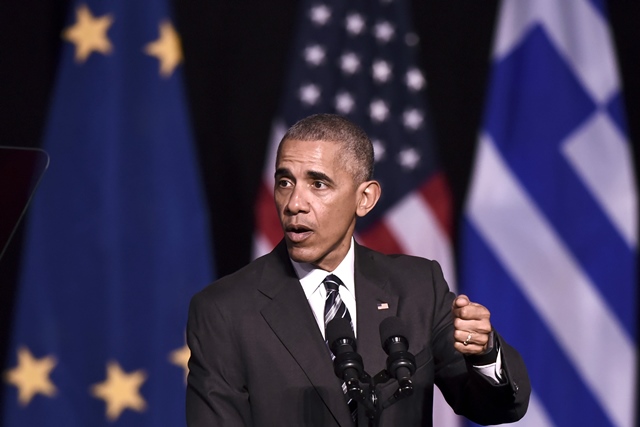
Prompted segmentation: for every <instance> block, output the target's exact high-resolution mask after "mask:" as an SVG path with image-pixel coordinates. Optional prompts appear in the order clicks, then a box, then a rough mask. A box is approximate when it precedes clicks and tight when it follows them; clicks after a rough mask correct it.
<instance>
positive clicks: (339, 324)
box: [326, 317, 356, 346]
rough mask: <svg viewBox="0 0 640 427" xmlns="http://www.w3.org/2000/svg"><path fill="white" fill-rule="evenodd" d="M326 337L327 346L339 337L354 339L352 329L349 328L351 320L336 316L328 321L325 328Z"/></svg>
mask: <svg viewBox="0 0 640 427" xmlns="http://www.w3.org/2000/svg"><path fill="white" fill-rule="evenodd" d="M326 338H327V342H328V343H329V346H331V345H332V344H333V343H334V342H335V341H336V340H338V339H341V338H350V339H352V340H354V341H355V339H356V337H355V335H354V334H353V329H351V322H349V321H348V320H347V319H345V318H343V317H336V318H334V319H333V320H332V321H331V322H329V324H328V325H327V330H326Z"/></svg>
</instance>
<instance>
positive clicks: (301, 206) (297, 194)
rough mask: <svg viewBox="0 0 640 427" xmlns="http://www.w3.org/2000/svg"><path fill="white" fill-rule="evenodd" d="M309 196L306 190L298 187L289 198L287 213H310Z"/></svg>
mask: <svg viewBox="0 0 640 427" xmlns="http://www.w3.org/2000/svg"><path fill="white" fill-rule="evenodd" d="M307 196H308V194H307V192H306V191H305V190H304V188H301V187H300V186H298V185H296V186H295V187H294V188H293V191H291V194H290V196H289V200H288V202H287V211H288V212H290V213H292V214H297V213H304V212H308V211H309V202H308V197H307Z"/></svg>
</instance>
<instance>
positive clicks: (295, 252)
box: [287, 242, 315, 264]
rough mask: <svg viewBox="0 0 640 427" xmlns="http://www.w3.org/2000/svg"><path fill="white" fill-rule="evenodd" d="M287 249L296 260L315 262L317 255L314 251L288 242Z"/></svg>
mask: <svg viewBox="0 0 640 427" xmlns="http://www.w3.org/2000/svg"><path fill="white" fill-rule="evenodd" d="M287 250H288V251H289V257H290V258H291V259H292V260H294V261H295V262H301V263H309V264H313V262H314V261H315V257H314V256H313V254H312V251H310V250H308V249H306V248H302V247H300V246H297V245H295V244H292V243H290V242H287Z"/></svg>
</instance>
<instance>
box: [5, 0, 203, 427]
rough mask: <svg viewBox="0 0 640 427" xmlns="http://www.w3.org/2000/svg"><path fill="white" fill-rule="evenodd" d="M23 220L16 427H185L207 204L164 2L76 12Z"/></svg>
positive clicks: (8, 421)
mask: <svg viewBox="0 0 640 427" xmlns="http://www.w3.org/2000/svg"><path fill="white" fill-rule="evenodd" d="M73 3H74V4H73V5H72V9H71V10H70V14H69V17H68V23H67V25H66V26H65V28H64V30H63V32H62V38H63V39H64V47H63V50H62V59H61V62H60V68H59V70H58V75H57V82H56V87H55V92H54V94H53V101H52V105H51V109H50V116H49V122H48V127H47V129H46V137H45V141H44V145H43V146H44V148H45V149H46V150H47V151H48V152H49V154H50V156H51V165H50V169H49V171H48V173H47V175H46V177H45V179H44V180H43V183H42V185H41V187H40V189H39V190H38V194H36V197H35V199H34V203H33V205H32V207H31V210H30V212H29V215H28V222H27V236H26V241H25V252H24V256H23V261H22V268H21V277H20V286H19V290H18V292H19V297H18V300H17V302H16V304H17V306H16V310H15V312H16V318H15V323H14V327H13V337H12V342H11V345H10V355H9V357H8V366H7V367H5V369H4V373H3V374H4V375H3V378H4V383H5V386H6V389H5V393H4V396H5V401H4V412H3V414H2V418H3V422H4V425H5V426H16V427H17V426H21V427H22V426H67V427H72V426H83V427H85V426H100V425H105V426H106V425H108V426H127V425H130V426H133V425H135V426H161V425H166V426H177V425H183V424H184V408H183V406H184V387H185V376H186V369H187V359H188V356H189V353H188V349H187V347H186V345H185V336H184V329H185V322H186V313H187V308H188V302H189V299H190V297H191V295H192V294H193V293H194V292H196V291H197V290H198V289H200V288H201V287H202V286H204V285H205V284H206V283H208V282H210V281H211V280H212V279H213V265H212V255H211V248H210V242H209V233H208V230H207V218H206V204H205V203H204V198H203V193H202V188H201V182H200V177H199V174H198V171H197V168H196V164H197V162H196V156H195V153H194V147H193V145H192V141H191V134H190V131H189V117H188V114H187V111H186V103H185V98H184V93H183V88H182V85H181V84H182V83H181V71H180V67H179V65H180V62H181V61H182V54H181V48H180V40H179V37H178V34H177V32H176V30H175V28H174V25H173V23H172V21H171V19H170V16H169V5H168V4H166V3H165V2H163V1H157V0H156V1H127V0H113V1H109V2H104V1H97V0H96V1H87V2H82V3H81V2H73Z"/></svg>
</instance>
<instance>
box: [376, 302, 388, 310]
mask: <svg viewBox="0 0 640 427" xmlns="http://www.w3.org/2000/svg"><path fill="white" fill-rule="evenodd" d="M388 309H389V304H387V303H386V302H379V303H378V310H388Z"/></svg>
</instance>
